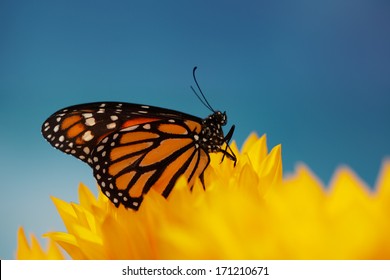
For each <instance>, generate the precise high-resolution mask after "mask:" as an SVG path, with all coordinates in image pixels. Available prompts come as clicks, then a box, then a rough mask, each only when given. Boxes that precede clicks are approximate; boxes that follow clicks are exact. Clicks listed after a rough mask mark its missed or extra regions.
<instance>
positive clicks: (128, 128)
mask: <svg viewBox="0 0 390 280" xmlns="http://www.w3.org/2000/svg"><path fill="white" fill-rule="evenodd" d="M137 128H138V125H133V126H129V127H126V128H124V129H122V131H132V130H136V129H137ZM115 135H118V134H115ZM115 135H114V137H115ZM116 137H118V136H116ZM114 139H115V138H114Z"/></svg>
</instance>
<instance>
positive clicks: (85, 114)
mask: <svg viewBox="0 0 390 280" xmlns="http://www.w3.org/2000/svg"><path fill="white" fill-rule="evenodd" d="M92 116H93V115H92V113H84V114H83V117H84V118H86V119H88V118H91V117H92Z"/></svg>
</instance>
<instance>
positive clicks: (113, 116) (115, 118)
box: [110, 115, 118, 121]
mask: <svg viewBox="0 0 390 280" xmlns="http://www.w3.org/2000/svg"><path fill="white" fill-rule="evenodd" d="M110 119H111V120H112V121H116V120H117V119H118V116H115V115H112V116H110Z"/></svg>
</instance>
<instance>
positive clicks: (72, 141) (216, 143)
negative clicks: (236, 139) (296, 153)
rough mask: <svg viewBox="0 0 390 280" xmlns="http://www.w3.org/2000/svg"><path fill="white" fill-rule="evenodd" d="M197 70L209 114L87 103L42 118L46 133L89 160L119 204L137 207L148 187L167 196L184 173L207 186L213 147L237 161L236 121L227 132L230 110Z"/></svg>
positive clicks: (52, 141) (50, 139) (49, 138)
mask: <svg viewBox="0 0 390 280" xmlns="http://www.w3.org/2000/svg"><path fill="white" fill-rule="evenodd" d="M195 70H196V67H194V69H193V78H194V81H195V83H196V85H197V88H198V90H199V92H200V93H201V95H202V97H203V100H202V98H201V97H200V95H199V94H198V93H197V92H196V91H195V90H194V88H193V87H191V89H192V90H193V91H194V93H195V95H196V96H197V97H198V98H199V100H200V101H201V102H202V103H203V104H204V105H205V106H206V107H207V108H209V109H210V110H211V111H212V114H211V115H209V116H208V117H207V118H205V119H201V118H198V117H195V116H191V115H188V114H185V113H181V112H178V111H174V110H169V109H164V108H159V107H154V106H148V105H139V104H131V103H122V102H121V103H119V102H99V103H87V104H80V105H75V106H71V107H67V108H64V109H61V110H59V111H57V112H55V113H54V114H53V115H51V116H50V117H49V118H48V119H47V120H46V121H45V122H44V123H43V125H42V134H43V136H44V138H45V139H46V140H47V141H48V142H49V143H50V144H51V145H52V146H54V147H55V148H57V149H59V150H61V151H62V152H65V153H67V154H71V155H73V156H75V157H76V158H78V159H80V160H82V161H84V162H86V163H87V164H89V165H90V166H91V167H92V168H93V174H94V177H95V178H96V180H97V182H98V184H99V186H100V188H101V190H102V192H103V193H104V194H105V195H106V196H107V197H108V198H109V199H110V200H111V201H112V203H113V204H114V205H115V206H116V207H119V205H120V204H122V205H123V206H125V207H126V208H131V209H134V210H138V208H139V207H140V205H141V202H142V200H143V195H144V194H146V193H147V192H148V191H149V190H150V188H154V189H155V190H157V191H158V192H159V193H161V194H162V195H163V196H164V197H165V198H167V197H168V196H169V193H170V192H171V190H172V188H173V187H174V184H175V182H176V180H177V179H178V178H179V177H180V176H181V175H183V174H184V175H186V177H187V178H188V182H189V186H191V189H192V186H193V184H194V181H195V179H196V178H197V177H199V178H200V180H201V182H202V184H203V187H204V179H203V173H204V171H205V169H206V167H207V166H208V164H209V162H210V157H209V153H212V152H222V153H223V158H224V157H225V156H226V157H228V158H229V159H231V160H232V161H233V162H234V164H235V163H236V156H235V154H234V152H233V151H232V150H231V149H230V147H229V141H230V139H231V137H232V135H233V132H234V125H233V126H232V127H231V129H230V131H229V132H228V133H227V135H226V136H224V133H223V130H222V128H221V127H222V126H224V125H226V123H227V117H226V113H225V112H223V113H222V112H220V111H215V110H214V109H213V108H212V107H211V106H210V104H209V103H208V101H207V99H206V98H205V96H204V95H203V93H202V90H201V89H200V87H199V84H198V82H197V80H196V77H195ZM225 143H226V147H225V148H224V149H223V148H222V146H223V144H225ZM223 158H222V160H223Z"/></svg>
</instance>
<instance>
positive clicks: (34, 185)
mask: <svg viewBox="0 0 390 280" xmlns="http://www.w3.org/2000/svg"><path fill="white" fill-rule="evenodd" d="M195 65H198V66H199V69H198V70H199V71H198V79H199V81H200V83H201V85H202V87H203V90H204V91H205V92H206V94H207V97H208V99H209V101H210V103H211V104H212V105H213V106H214V107H215V108H217V109H221V110H226V111H227V112H228V116H229V121H230V124H233V123H234V124H236V126H237V129H236V133H235V135H234V138H235V140H236V141H237V142H238V144H239V145H241V144H242V143H243V141H244V139H245V138H246V137H247V136H248V134H249V133H250V132H252V131H256V132H257V133H258V134H259V135H262V134H263V133H266V134H267V136H268V143H269V147H273V146H274V145H276V144H278V143H281V144H282V147H283V164H284V170H285V173H287V172H291V171H293V170H294V165H295V164H296V163H297V162H304V163H306V164H307V165H309V166H310V168H311V169H312V170H313V171H314V172H315V173H316V174H317V175H318V176H319V178H321V179H322V181H323V182H325V183H328V182H329V180H330V178H331V175H332V173H333V172H334V170H335V168H336V167H338V166H339V165H340V164H347V165H349V166H350V167H351V168H352V169H354V170H355V171H356V172H357V173H358V174H359V175H360V176H361V178H362V179H363V180H364V181H366V182H367V183H368V184H369V185H371V186H373V185H374V183H375V180H376V177H377V173H378V170H379V168H380V165H381V162H382V160H383V159H384V158H385V157H386V155H389V154H390V145H389V140H390V131H389V121H390V112H389V105H390V96H389V90H390V2H389V1H387V0H383V1H380V0H330V1H313V0H310V1H309V0H306V1H305V0H297V1H283V0H280V1H222V0H220V1H209V0H207V1H204V0H197V1H96V0H93V1H92V0H91V1H69V0H68V1H52V0H50V1H31V0H29V1H17V0H16V1H8V0H2V1H1V2H0V94H1V95H0V103H1V106H0V131H1V137H0V155H1V168H0V176H1V177H0V178H1V179H0V184H1V185H0V188H1V198H0V199H1V201H0V219H1V220H0V225H1V231H0V258H14V252H15V248H16V231H17V228H18V226H24V227H25V229H26V231H27V232H34V233H35V234H37V235H38V236H40V235H41V234H42V233H44V232H47V231H50V230H63V229H64V227H63V225H62V222H61V219H60V217H59V216H58V214H57V212H56V210H55V207H54V206H53V204H52V201H51V200H50V195H53V196H56V197H59V198H62V199H64V200H67V201H77V200H78V198H77V188H78V184H79V182H80V181H82V182H84V183H86V184H87V185H89V186H90V187H91V188H92V189H94V191H95V193H97V190H96V189H95V181H94V179H93V177H92V172H91V170H90V169H89V167H88V166H86V164H83V163H82V162H81V161H78V160H76V159H74V158H72V157H70V156H67V155H65V154H62V153H61V152H59V151H56V150H54V149H52V148H51V146H50V145H49V144H48V143H46V142H45V141H44V139H43V138H42V136H41V134H40V127H41V124H42V122H43V121H44V120H45V118H46V117H48V116H49V115H50V114H51V113H53V112H54V111H56V110H57V109H60V108H62V107H66V106H69V105H73V104H78V103H83V102H92V101H104V100H105V101H109V100H112V101H127V102H133V103H143V104H150V105H157V106H161V107H166V108H171V109H176V110H181V111H184V112H187V113H191V114H194V115H197V116H206V115H207V114H209V113H210V112H208V111H207V109H206V108H205V107H204V106H203V105H202V104H201V103H200V102H199V101H198V100H197V99H196V98H195V97H194V95H193V94H192V92H191V91H190V88H189V86H190V85H191V84H193V81H192V76H191V75H192V74H191V71H192V67H193V66H195Z"/></svg>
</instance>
